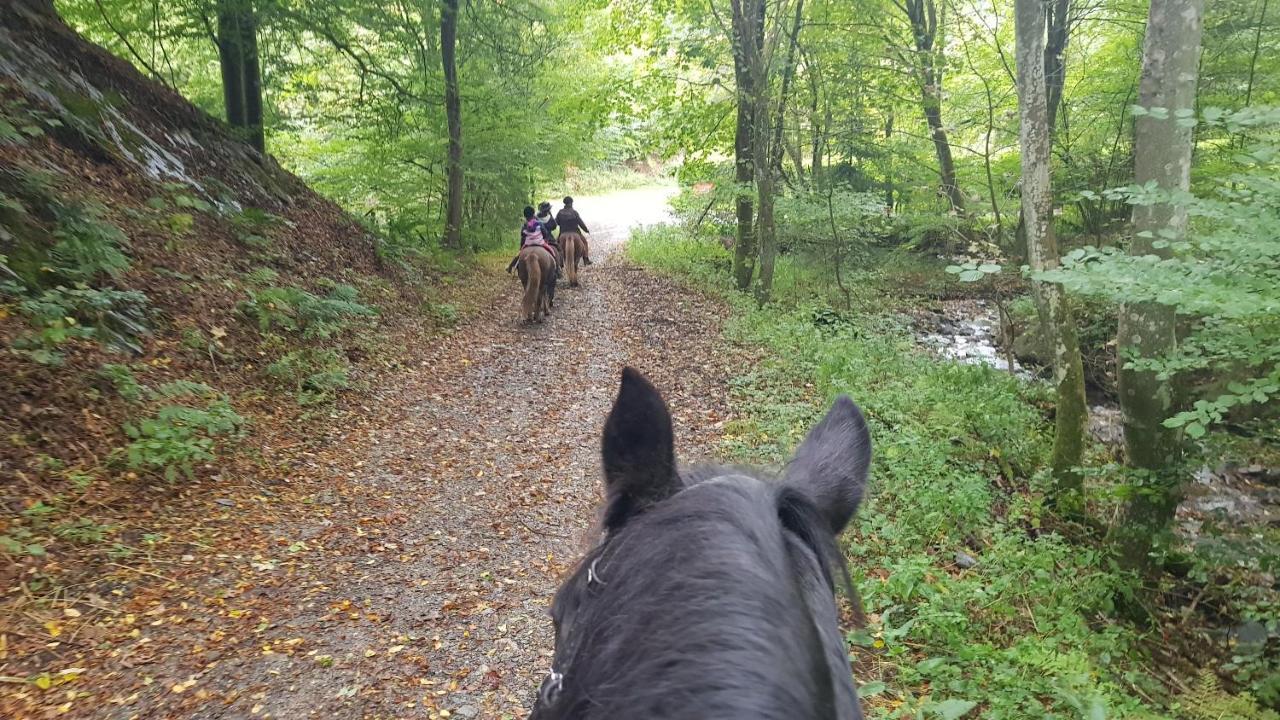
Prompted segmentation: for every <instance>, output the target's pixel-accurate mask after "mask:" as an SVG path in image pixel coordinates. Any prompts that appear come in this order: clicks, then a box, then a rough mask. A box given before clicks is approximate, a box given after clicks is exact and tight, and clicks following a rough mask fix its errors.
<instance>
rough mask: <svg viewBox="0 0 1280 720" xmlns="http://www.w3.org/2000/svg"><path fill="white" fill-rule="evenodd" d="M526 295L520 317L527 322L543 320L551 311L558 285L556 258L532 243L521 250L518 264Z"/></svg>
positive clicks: (521, 306)
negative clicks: (552, 295) (553, 295)
mask: <svg viewBox="0 0 1280 720" xmlns="http://www.w3.org/2000/svg"><path fill="white" fill-rule="evenodd" d="M516 267H517V269H518V271H519V273H520V283H521V284H522V285H524V296H523V297H522V298H521V301H520V319H521V320H524V321H525V322H542V316H543V315H544V314H546V313H549V312H551V294H552V293H553V292H555V286H556V260H555V258H553V257H551V253H550V252H549V251H548V250H547V249H546V248H544V247H539V246H537V245H530V246H528V247H525V248H523V249H521V250H520V261H519V263H518V264H517V265H516Z"/></svg>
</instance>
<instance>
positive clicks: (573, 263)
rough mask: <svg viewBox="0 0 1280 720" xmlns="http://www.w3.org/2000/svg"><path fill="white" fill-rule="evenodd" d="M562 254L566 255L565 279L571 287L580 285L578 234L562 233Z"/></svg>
mask: <svg viewBox="0 0 1280 720" xmlns="http://www.w3.org/2000/svg"><path fill="white" fill-rule="evenodd" d="M560 252H562V253H564V270H565V279H566V280H568V281H569V286H570V287H574V286H576V285H577V284H578V234H577V233H563V232H562V233H560Z"/></svg>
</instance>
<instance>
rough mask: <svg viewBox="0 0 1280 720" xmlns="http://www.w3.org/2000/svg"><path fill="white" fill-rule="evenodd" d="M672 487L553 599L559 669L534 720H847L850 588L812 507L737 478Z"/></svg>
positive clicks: (795, 494)
mask: <svg viewBox="0 0 1280 720" xmlns="http://www.w3.org/2000/svg"><path fill="white" fill-rule="evenodd" d="M681 477H682V480H683V483H684V485H685V489H684V490H682V491H681V492H679V493H678V494H677V495H675V496H673V497H672V498H669V499H668V500H666V501H664V502H662V503H660V504H659V505H657V506H655V507H654V508H652V509H650V510H649V511H647V512H644V513H641V514H638V515H636V516H634V517H632V518H630V519H629V520H628V522H627V523H626V524H625V525H624V526H622V527H615V528H614V529H613V530H612V531H610V532H609V534H608V535H606V536H605V537H604V538H603V540H601V541H600V542H599V543H598V544H597V545H596V546H595V547H594V548H592V549H591V550H589V551H588V552H587V553H586V554H585V556H584V557H583V558H582V560H581V562H579V563H578V565H577V566H576V567H575V569H574V570H573V572H572V574H571V575H570V577H569V579H568V581H567V582H565V583H564V584H563V585H562V586H561V589H560V591H559V592H558V593H557V594H556V597H555V602H554V604H553V608H552V614H553V617H554V619H555V621H556V625H557V666H558V667H556V668H553V672H552V675H551V676H549V678H554V679H555V682H554V683H552V686H551V687H549V686H548V684H547V683H544V687H543V691H542V693H541V697H540V700H539V703H538V705H537V706H536V708H535V711H534V714H533V718H543V717H546V718H560V717H563V718H570V717H572V718H595V717H600V718H605V717H608V718H617V719H619V720H623V719H625V718H641V717H670V718H685V717H687V718H703V717H707V718H713V717H723V718H731V717H732V718H738V717H751V718H779V719H781V718H795V717H810V716H814V717H830V718H841V719H845V718H858V717H860V713H859V710H858V708H857V701H856V696H852V697H851V696H850V693H849V692H845V691H843V690H842V687H841V686H840V685H839V682H840V680H839V678H838V675H839V674H841V673H843V675H844V678H845V680H844V683H845V684H846V685H847V686H848V687H849V688H851V687H852V685H851V683H849V681H848V679H847V678H848V676H849V668H848V658H847V651H846V650H845V648H844V643H843V638H842V637H841V636H840V634H839V633H838V631H836V623H837V619H836V609H835V603H834V597H833V593H834V591H835V589H836V588H837V587H844V588H846V590H849V589H850V588H851V583H850V582H849V575H848V571H847V568H846V566H845V562H844V558H843V556H842V554H841V553H840V551H839V547H838V544H837V541H836V538H835V536H834V535H833V534H832V533H831V530H830V526H829V524H828V522H827V521H826V520H825V519H824V517H823V515H822V514H821V513H820V512H819V510H818V508H817V507H816V506H815V505H814V503H813V502H812V501H811V500H810V499H809V498H808V497H807V496H805V495H804V493H803V492H801V491H800V490H798V489H795V488H792V487H789V486H787V485H786V484H785V483H781V482H771V481H768V480H765V479H762V478H760V477H757V476H756V475H754V474H750V473H749V472H748V471H742V470H738V469H732V468H724V467H702V468H695V469H693V470H691V471H688V472H686V473H682V475H681ZM611 512H612V513H613V514H615V515H616V514H620V513H619V512H618V509H616V508H614V509H608V508H607V509H606V510H605V513H606V515H608V514H610V513H611ZM850 597H854V596H853V595H852V593H851V592H850ZM824 627H827V628H828V629H827V630H825V631H824V629H823V628H824ZM575 631H576V632H575ZM779 658H786V660H787V661H786V662H776V660H777V659H779ZM814 713H816V715H815V714H814Z"/></svg>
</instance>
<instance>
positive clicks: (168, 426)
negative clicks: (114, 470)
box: [123, 381, 244, 482]
mask: <svg viewBox="0 0 1280 720" xmlns="http://www.w3.org/2000/svg"><path fill="white" fill-rule="evenodd" d="M152 394H153V395H154V397H157V398H164V399H167V400H176V399H186V400H187V401H188V402H200V403H202V404H201V405H199V406H193V405H191V404H187V405H177V404H170V405H164V406H163V407H161V408H160V409H159V410H158V411H157V412H156V413H155V414H154V415H153V416H152V417H149V418H145V419H143V420H141V421H139V422H137V423H127V424H126V425H125V426H124V432H125V434H126V435H127V436H129V438H130V439H131V440H132V442H130V443H129V444H128V445H127V446H126V447H125V448H124V451H123V455H124V458H125V461H126V463H127V465H128V467H129V468H130V469H131V470H136V471H142V472H147V473H158V474H160V475H161V476H163V477H164V478H165V479H166V480H168V481H169V482H173V481H175V480H177V479H178V477H179V475H180V474H181V475H185V476H186V477H187V478H188V479H191V478H194V476H195V466H196V464H197V463H200V462H209V461H212V460H214V459H215V457H216V456H215V454H214V452H215V449H216V445H217V441H218V438H221V437H224V436H233V435H235V434H236V433H238V432H239V430H240V429H241V427H242V426H243V424H244V418H242V417H240V415H239V414H237V413H236V412H235V411H234V410H232V408H231V405H230V404H229V403H228V402H227V399H226V397H225V396H223V395H221V394H220V393H217V392H216V391H214V390H213V389H212V388H210V387H208V386H207V385H203V384H200V383H192V382H189V381H177V382H173V383H168V384H165V385H162V386H160V387H159V388H157V389H156V390H155V391H154V392H153V393H152Z"/></svg>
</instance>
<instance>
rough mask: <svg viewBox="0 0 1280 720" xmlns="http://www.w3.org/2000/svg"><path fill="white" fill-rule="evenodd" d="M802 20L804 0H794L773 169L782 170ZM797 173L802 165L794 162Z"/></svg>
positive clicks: (776, 117)
mask: <svg viewBox="0 0 1280 720" xmlns="http://www.w3.org/2000/svg"><path fill="white" fill-rule="evenodd" d="M803 22H804V0H797V1H796V15H795V20H794V22H793V24H792V26H791V38H790V40H789V42H788V43H787V58H786V61H785V62H784V64H783V66H782V90H781V92H780V93H779V94H778V105H777V109H776V110H775V112H774V122H773V146H772V154H773V157H772V159H771V160H772V164H773V168H774V171H776V172H779V173H780V172H781V171H782V155H783V151H784V150H785V148H786V143H785V142H784V140H785V137H784V133H785V132H786V116H787V100H789V99H790V94H791V81H792V79H793V78H794V76H795V72H796V50H797V48H798V47H799V45H800V27H801V25H802V24H803ZM796 170H797V174H799V173H801V172H803V171H804V167H803V166H801V165H800V164H799V163H798V162H797V164H796Z"/></svg>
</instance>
